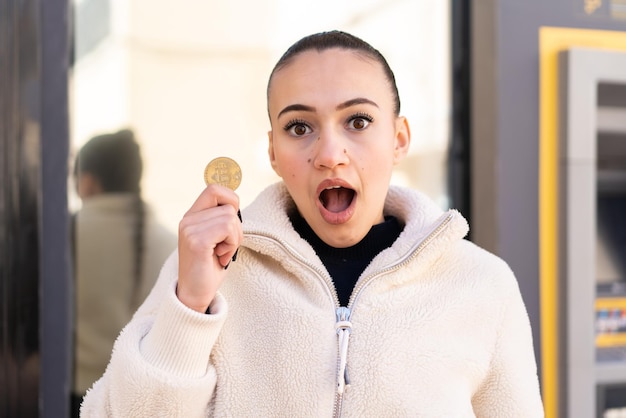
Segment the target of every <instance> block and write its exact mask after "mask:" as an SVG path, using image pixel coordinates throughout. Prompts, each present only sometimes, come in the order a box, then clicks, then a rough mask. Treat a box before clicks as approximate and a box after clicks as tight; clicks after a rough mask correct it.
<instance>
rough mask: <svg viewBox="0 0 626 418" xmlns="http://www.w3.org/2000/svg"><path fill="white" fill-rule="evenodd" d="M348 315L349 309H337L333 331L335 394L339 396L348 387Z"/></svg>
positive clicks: (349, 325)
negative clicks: (336, 360) (336, 358)
mask: <svg viewBox="0 0 626 418" xmlns="http://www.w3.org/2000/svg"><path fill="white" fill-rule="evenodd" d="M350 313H351V312H350V309H348V308H345V307H343V306H340V307H339V308H337V322H336V323H335V330H336V331H337V346H338V348H339V368H338V369H337V393H338V394H339V395H342V394H343V393H344V391H345V390H347V389H348V387H349V386H350V379H349V378H348V370H347V368H346V364H347V362H348V342H349V339H350V333H351V332H352V323H351V322H350Z"/></svg>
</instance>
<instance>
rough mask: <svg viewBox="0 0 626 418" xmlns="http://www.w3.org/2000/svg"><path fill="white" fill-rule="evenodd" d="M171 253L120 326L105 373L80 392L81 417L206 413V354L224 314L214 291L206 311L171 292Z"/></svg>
mask: <svg viewBox="0 0 626 418" xmlns="http://www.w3.org/2000/svg"><path fill="white" fill-rule="evenodd" d="M177 262H178V260H177V255H176V253H174V254H172V256H170V258H169V259H168V260H167V261H166V263H165V265H164V267H163V269H162V270H161V273H160V276H159V279H158V281H157V283H156V285H155V287H154V289H153V290H152V292H151V293H150V295H149V296H148V298H147V299H146V301H145V302H144V303H143V305H142V306H141V307H140V308H139V310H138V311H137V313H136V314H135V315H134V317H133V319H132V320H131V321H130V322H129V323H128V325H127V326H126V327H125V328H124V329H123V330H122V332H121V333H120V335H119V337H118V338H117V341H116V342H115V345H114V347H113V353H112V355H111V359H110V362H109V365H108V366H107V369H106V371H105V373H104V375H103V376H102V377H101V378H100V379H99V380H98V381H97V382H96V383H95V384H94V385H93V387H92V388H91V389H90V390H89V391H88V392H87V394H86V395H85V399H84V401H83V404H82V406H81V417H129V416H132V417H156V416H167V417H200V416H204V417H206V416H207V415H208V413H209V411H210V408H211V405H210V403H211V399H212V397H213V390H214V388H215V386H216V381H217V378H216V372H215V369H214V368H213V366H212V365H211V363H210V354H211V350H212V348H213V345H214V344H215V341H216V340H217V337H218V335H219V332H220V330H221V327H222V324H223V323H224V319H225V317H226V314H227V306H226V302H225V300H224V299H223V297H222V296H221V295H219V294H218V296H217V297H216V299H215V300H214V301H213V303H212V304H211V315H206V314H201V313H198V312H195V311H193V310H191V309H189V308H187V307H186V306H185V305H184V304H182V303H181V302H180V301H179V300H178V298H177V297H176V282H177V277H176V274H177V270H178V265H177Z"/></svg>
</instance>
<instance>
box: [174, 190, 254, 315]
mask: <svg viewBox="0 0 626 418" xmlns="http://www.w3.org/2000/svg"><path fill="white" fill-rule="evenodd" d="M238 210H239V197H238V196H237V194H235V192H233V191H232V190H230V189H229V188H227V187H224V186H220V185H217V184H211V185H209V186H207V188H206V189H204V191H203V192H202V193H201V194H200V196H199V197H198V199H197V200H196V201H195V202H194V204H193V205H192V206H191V208H190V209H189V210H188V211H187V213H185V215H184V216H183V219H182V220H181V221H180V223H179V226H178V263H179V264H178V287H177V288H176V295H177V296H178V299H180V301H181V302H182V303H184V304H185V305H187V306H188V307H189V308H191V309H193V310H195V311H198V312H202V313H204V312H206V310H207V309H208V307H209V305H210V304H211V302H212V301H213V298H214V297H215V294H216V293H217V291H218V289H219V287H220V285H221V284H222V281H223V280H224V277H225V275H226V271H225V268H226V267H227V266H228V264H229V263H230V261H231V258H232V257H233V254H235V251H237V248H239V244H240V243H241V241H242V239H243V231H242V228H241V221H240V220H239V217H238V216H237V211H238Z"/></svg>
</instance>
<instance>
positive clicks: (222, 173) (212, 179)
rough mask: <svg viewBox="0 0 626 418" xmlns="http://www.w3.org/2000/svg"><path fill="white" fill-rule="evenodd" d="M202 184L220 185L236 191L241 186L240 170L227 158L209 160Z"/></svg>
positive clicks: (237, 165) (235, 163)
mask: <svg viewBox="0 0 626 418" xmlns="http://www.w3.org/2000/svg"><path fill="white" fill-rule="evenodd" d="M204 182H205V183H206V184H207V186H208V185H209V184H220V185H222V186H226V187H228V188H229V189H231V190H237V187H239V185H240V184H241V168H239V164H237V162H235V160H232V159H230V158H228V157H217V158H215V159H213V160H211V161H210V162H209V163H208V164H207V166H206V168H205V169H204Z"/></svg>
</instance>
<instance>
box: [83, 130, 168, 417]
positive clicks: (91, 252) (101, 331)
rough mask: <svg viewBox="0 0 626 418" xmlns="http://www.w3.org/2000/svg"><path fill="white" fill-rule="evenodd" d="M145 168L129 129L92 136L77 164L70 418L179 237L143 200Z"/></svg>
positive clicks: (106, 360) (100, 371) (99, 372)
mask: <svg viewBox="0 0 626 418" xmlns="http://www.w3.org/2000/svg"><path fill="white" fill-rule="evenodd" d="M142 171H143V162H142V158H141V152H140V147H139V144H138V143H137V141H136V140H135V136H134V133H133V132H132V131H131V130H121V131H119V132H115V133H108V134H102V135H98V136H95V137H93V138H91V139H90V140H89V141H88V142H87V143H85V145H83V146H82V148H81V149H80V150H79V152H78V155H77V157H76V160H75V164H74V179H75V184H76V192H77V194H78V197H79V198H80V200H81V202H82V205H81V207H80V209H79V210H78V211H76V213H75V214H74V216H73V220H72V239H73V240H74V241H73V246H74V247H73V253H74V260H73V261H74V268H75V285H76V301H75V303H76V311H75V348H74V350H75V351H74V382H73V390H72V392H73V394H72V400H71V403H72V415H73V416H76V417H77V416H78V412H79V411H78V408H79V405H80V402H81V401H82V397H83V395H84V394H85V392H86V390H87V389H88V388H89V387H90V386H91V385H92V383H93V382H94V381H95V380H97V379H98V378H99V377H100V376H101V375H102V373H103V372H104V370H105V368H106V365H107V363H108V361H109V356H110V354H111V350H112V348H113V343H114V341H115V338H116V337H117V335H118V334H119V333H120V331H121V329H122V328H123V327H124V325H126V323H127V322H128V321H129V320H130V318H131V316H132V314H133V313H134V312H135V310H136V309H137V307H138V306H139V305H140V304H141V303H142V302H143V300H144V299H145V297H146V296H147V294H148V293H149V292H150V289H151V288H152V286H153V284H154V281H155V280H156V278H157V277H158V273H159V270H160V268H161V266H162V265H163V263H164V261H165V259H166V258H167V256H168V255H169V254H170V253H171V252H172V251H173V250H174V249H175V248H176V243H177V238H176V235H175V234H174V233H172V232H171V231H170V230H168V229H167V228H166V227H164V226H163V225H162V224H160V223H159V221H158V220H157V218H156V217H155V213H154V211H152V210H150V208H149V207H148V205H147V204H146V202H145V201H144V200H143V199H142V196H141V187H140V183H141V177H142Z"/></svg>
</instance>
